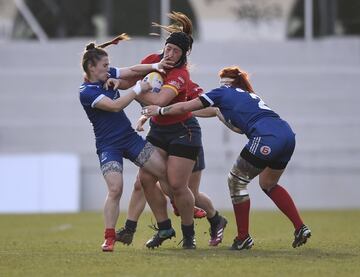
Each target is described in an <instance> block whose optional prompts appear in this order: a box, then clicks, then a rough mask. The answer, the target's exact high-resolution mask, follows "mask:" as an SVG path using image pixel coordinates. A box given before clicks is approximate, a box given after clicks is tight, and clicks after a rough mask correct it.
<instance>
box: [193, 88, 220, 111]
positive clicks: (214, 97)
mask: <svg viewBox="0 0 360 277" xmlns="http://www.w3.org/2000/svg"><path fill="white" fill-rule="evenodd" d="M222 95H223V91H222V90H221V89H220V88H217V89H213V90H211V91H209V92H207V93H204V94H202V95H200V96H199V98H200V100H201V102H202V103H203V105H204V107H205V108H206V107H210V106H215V107H217V106H219V104H220V101H221V97H222Z"/></svg>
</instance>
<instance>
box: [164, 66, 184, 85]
mask: <svg viewBox="0 0 360 277" xmlns="http://www.w3.org/2000/svg"><path fill="white" fill-rule="evenodd" d="M166 77H167V78H178V79H180V80H181V81H182V82H183V83H189V82H190V75H189V71H188V70H187V68H186V66H181V67H176V68H172V69H170V70H169V71H168V72H167V73H166Z"/></svg>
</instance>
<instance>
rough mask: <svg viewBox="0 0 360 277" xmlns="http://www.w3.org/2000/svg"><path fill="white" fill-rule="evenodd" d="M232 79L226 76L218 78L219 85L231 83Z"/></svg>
mask: <svg viewBox="0 0 360 277" xmlns="http://www.w3.org/2000/svg"><path fill="white" fill-rule="evenodd" d="M234 80H235V79H234V78H228V77H223V78H220V85H221V86H227V85H231V83H232V82H233V81H234Z"/></svg>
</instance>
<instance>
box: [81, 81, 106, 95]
mask: <svg viewBox="0 0 360 277" xmlns="http://www.w3.org/2000/svg"><path fill="white" fill-rule="evenodd" d="M99 89H101V87H100V85H99V84H92V83H83V84H81V86H80V87H79V92H80V94H87V93H91V92H95V91H97V90H99Z"/></svg>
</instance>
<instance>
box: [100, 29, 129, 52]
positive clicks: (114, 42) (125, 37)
mask: <svg viewBox="0 0 360 277" xmlns="http://www.w3.org/2000/svg"><path fill="white" fill-rule="evenodd" d="M124 40H130V37H129V36H128V35H127V34H126V33H122V34H121V35H119V36H117V37H116V38H114V39H112V40H110V41H107V42H105V43H103V44H100V45H98V46H97V47H99V48H102V49H103V48H105V47H107V46H109V45H117V44H118V43H119V42H120V41H124Z"/></svg>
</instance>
